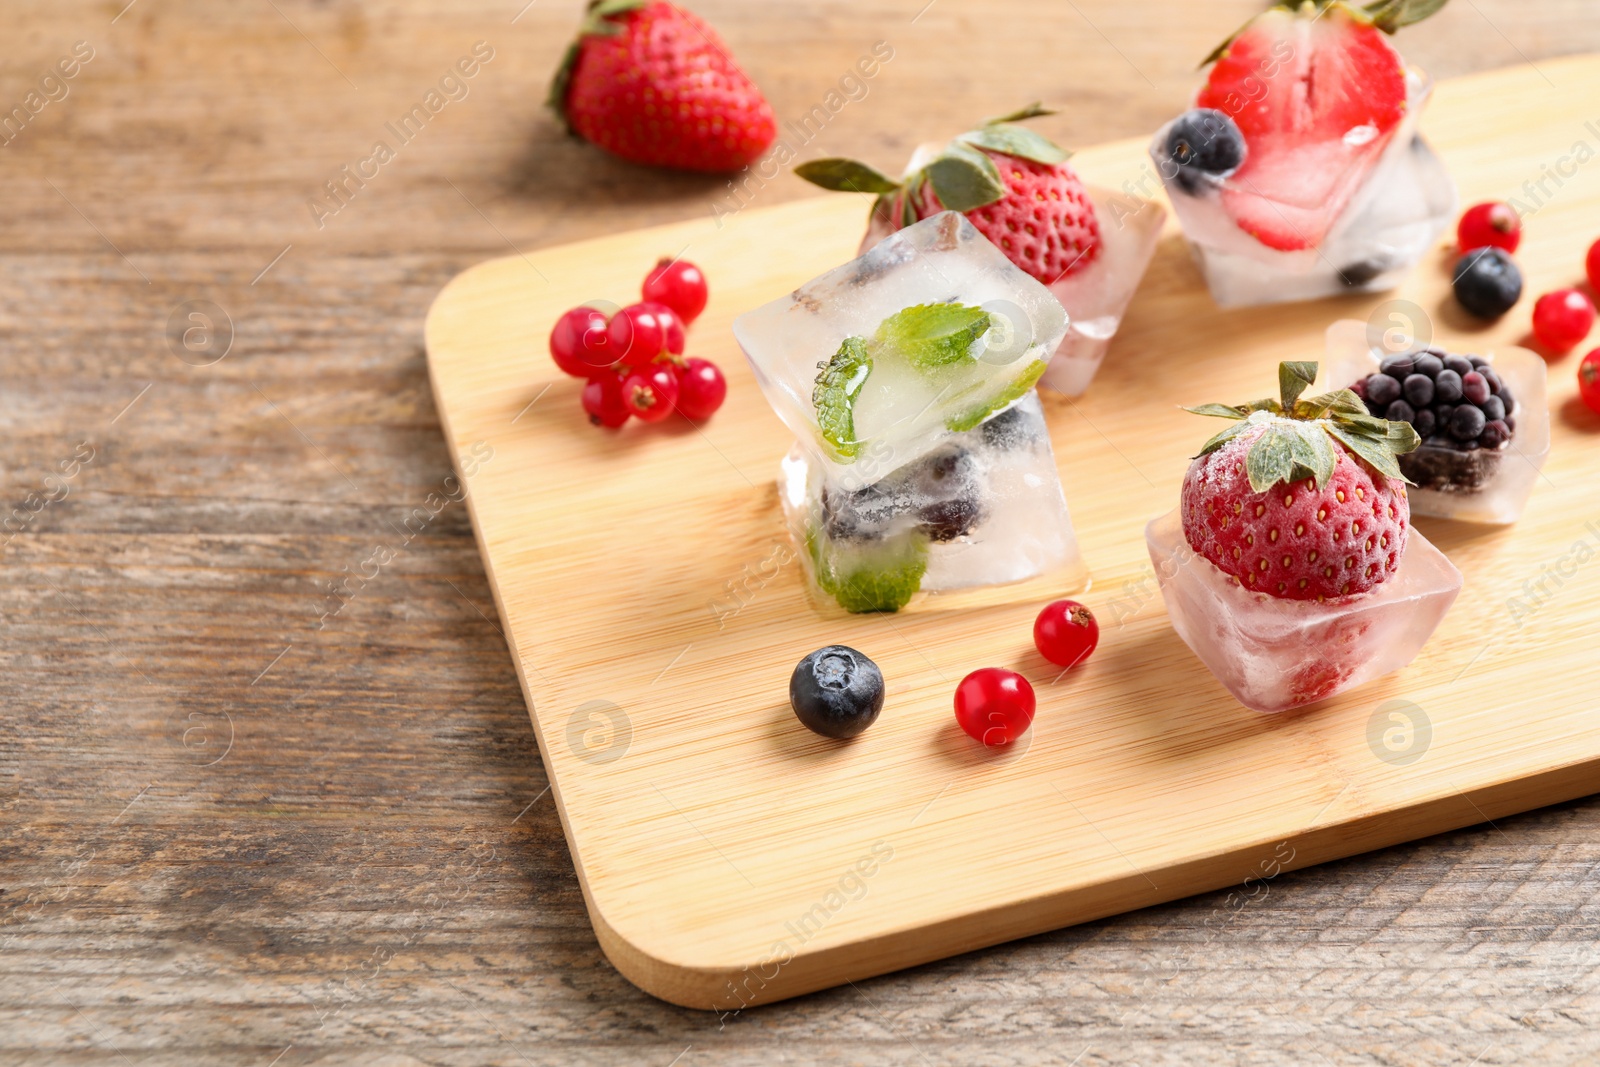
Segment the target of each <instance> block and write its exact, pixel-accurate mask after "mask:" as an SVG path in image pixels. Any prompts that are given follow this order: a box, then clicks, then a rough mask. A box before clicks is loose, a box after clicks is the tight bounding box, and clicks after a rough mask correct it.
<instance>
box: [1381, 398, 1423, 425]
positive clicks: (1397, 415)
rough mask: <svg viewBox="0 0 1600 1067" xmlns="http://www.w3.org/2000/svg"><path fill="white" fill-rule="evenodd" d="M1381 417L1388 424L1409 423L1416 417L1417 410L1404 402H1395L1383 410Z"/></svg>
mask: <svg viewBox="0 0 1600 1067" xmlns="http://www.w3.org/2000/svg"><path fill="white" fill-rule="evenodd" d="M1383 417H1384V418H1386V419H1388V420H1389V421H1390V422H1410V421H1411V420H1412V419H1414V418H1416V417H1417V409H1416V408H1414V407H1412V406H1411V405H1410V404H1407V403H1406V402H1405V401H1404V400H1396V401H1395V402H1394V403H1392V404H1390V405H1389V406H1388V408H1387V409H1385V410H1384V413H1383Z"/></svg>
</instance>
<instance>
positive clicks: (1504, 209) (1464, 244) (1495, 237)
mask: <svg viewBox="0 0 1600 1067" xmlns="http://www.w3.org/2000/svg"><path fill="white" fill-rule="evenodd" d="M1456 240H1457V241H1458V242H1460V244H1461V251H1463V252H1470V251H1472V250H1473V249H1474V248H1483V247H1484V246H1485V245H1493V246H1494V247H1496V248H1503V249H1505V250H1506V251H1507V252H1515V251H1516V250H1517V245H1519V244H1521V243H1522V219H1521V218H1520V217H1519V216H1518V215H1517V213H1516V212H1515V211H1513V210H1512V209H1511V207H1510V206H1509V205H1507V204H1502V203H1500V202H1499V201H1498V200H1491V201H1489V202H1488V203H1485V204H1474V205H1472V206H1471V207H1469V208H1467V210H1466V211H1465V212H1463V213H1462V215H1461V221H1460V222H1458V223H1457V224H1456Z"/></svg>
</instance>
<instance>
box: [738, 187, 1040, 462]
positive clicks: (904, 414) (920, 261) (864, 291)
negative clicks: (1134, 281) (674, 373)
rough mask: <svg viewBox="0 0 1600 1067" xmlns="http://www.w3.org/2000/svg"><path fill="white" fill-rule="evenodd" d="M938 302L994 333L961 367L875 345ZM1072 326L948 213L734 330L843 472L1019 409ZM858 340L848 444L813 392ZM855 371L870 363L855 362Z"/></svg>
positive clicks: (807, 433)
mask: <svg viewBox="0 0 1600 1067" xmlns="http://www.w3.org/2000/svg"><path fill="white" fill-rule="evenodd" d="M942 304H945V305H952V306H957V307H965V308H981V309H982V310H983V311H984V312H987V313H988V316H989V317H988V320H987V322H988V329H987V330H986V331H985V332H983V333H982V334H981V336H979V337H977V339H976V340H975V341H973V342H972V344H971V346H970V348H968V349H967V350H966V351H965V352H964V353H958V354H957V356H956V357H955V358H953V359H948V358H946V356H945V355H941V356H940V357H939V359H938V360H937V361H927V360H924V361H922V362H920V363H919V362H918V361H917V360H914V359H912V358H908V357H907V356H906V355H905V354H904V351H903V350H899V349H897V348H896V347H895V346H893V345H877V343H876V342H874V341H873V338H874V337H875V335H876V334H877V333H878V331H879V328H880V327H881V326H883V325H884V323H885V322H886V320H889V319H890V318H891V317H893V316H896V315H897V314H898V313H900V312H903V311H905V310H906V309H908V308H916V307H925V306H928V305H942ZM1066 328H1067V317H1066V313H1065V312H1064V311H1062V309H1061V304H1060V303H1059V302H1058V301H1057V300H1056V299H1055V297H1053V296H1051V295H1050V292H1049V290H1047V289H1046V288H1045V287H1044V286H1043V285H1041V284H1039V282H1037V281H1036V280H1034V279H1033V278H1031V277H1029V276H1028V275H1027V274H1026V273H1025V272H1023V271H1022V270H1020V269H1018V268H1017V267H1016V266H1014V265H1012V263H1011V262H1010V261H1009V260H1008V259H1006V257H1005V256H1004V255H1002V254H1001V252H1000V250H999V249H997V248H996V247H995V246H994V245H992V244H990V243H989V242H988V240H986V239H985V238H984V237H983V235H982V234H980V233H979V232H978V231H977V230H976V229H974V228H973V226H972V224H971V223H970V222H968V221H967V220H966V219H965V218H963V217H962V216H961V215H958V214H956V213H955V212H949V211H946V212H943V213H941V214H938V215H934V216H932V217H930V218H927V219H924V220H923V221H921V222H919V223H917V224H915V225H913V226H908V227H906V228H905V229H903V230H900V231H898V232H896V233H894V234H892V235H890V236H889V237H887V238H885V239H884V240H883V241H881V242H879V243H878V244H877V245H875V246H874V247H873V248H872V249H871V250H869V251H868V252H867V253H866V254H865V255H863V256H861V257H859V258H857V259H855V260H852V261H851V262H849V263H846V264H845V265H844V266H842V267H838V268H836V269H834V270H831V271H829V272H828V273H826V274H824V275H822V276H821V277H818V278H816V279H815V280H813V281H811V282H808V283H807V284H805V285H803V286H801V287H800V288H799V289H797V290H795V291H794V292H793V293H791V294H790V295H788V296H785V297H783V298H781V299H779V300H774V301H772V302H771V303H769V304H765V305H763V306H761V307H759V308H756V309H755V310H754V311H750V312H747V313H745V314H744V315H741V316H740V317H739V318H738V319H736V320H735V321H734V324H733V332H734V336H735V337H736V338H737V339H738V341H739V345H740V347H741V348H743V349H744V353H745V355H746V357H748V358H749V360H750V363H751V365H752V366H753V367H754V368H755V373H756V380H757V381H758V382H759V383H760V385H761V388H762V391H763V392H764V393H765V394H766V396H767V400H768V402H769V403H771V404H772V406H773V408H774V409H775V410H776V411H777V413H778V416H779V417H780V418H782V419H783V421H784V422H785V424H787V425H788V427H789V428H790V429H791V430H793V431H794V433H795V436H796V437H797V438H798V440H799V442H800V444H801V445H802V446H803V447H805V448H807V449H808V450H810V451H812V452H815V453H816V454H818V455H819V456H822V457H826V458H827V459H828V460H830V461H832V462H834V463H837V464H842V465H848V464H853V463H855V462H857V461H858V460H859V459H861V458H862V457H869V456H870V457H872V459H873V462H874V463H875V464H877V466H878V469H879V470H882V471H888V470H892V469H894V468H896V467H899V466H903V465H904V464H906V463H909V462H910V461H912V460H914V459H916V458H917V457H919V456H921V455H922V454H923V453H925V452H927V451H929V450H930V449H932V448H934V447H937V446H938V445H939V443H940V442H941V441H943V440H945V439H947V438H948V437H949V436H950V435H951V434H952V433H958V432H961V431H964V430H968V429H970V428H972V427H973V426H975V425H977V424H978V423H979V422H981V421H982V419H983V418H985V417H987V416H988V415H989V414H991V413H993V412H995V411H999V410H1002V409H1003V408H1005V407H1006V406H1007V405H1009V404H1011V403H1014V402H1015V401H1016V400H1017V399H1018V398H1019V397H1021V396H1022V395H1023V394H1024V393H1026V392H1028V391H1029V390H1030V389H1031V388H1032V386H1033V384H1034V382H1036V381H1037V380H1038V378H1039V376H1040V375H1041V374H1043V373H1044V370H1045V365H1046V362H1047V361H1048V359H1049V357H1050V354H1051V353H1052V352H1054V351H1055V349H1056V346H1057V345H1058V344H1059V343H1060V341H1061V337H1062V334H1064V333H1065V332H1066ZM850 339H856V340H855V341H853V342H852V343H853V344H859V345H862V346H863V347H862V349H861V355H863V356H866V357H868V358H870V360H871V363H870V371H867V372H866V373H865V377H864V380H862V379H861V378H860V376H859V375H857V376H855V377H850V376H849V375H848V374H844V373H841V375H840V381H841V382H842V383H844V384H843V385H842V386H841V388H845V389H848V390H850V391H851V395H852V396H853V402H850V403H848V404H847V407H848V409H849V413H850V416H851V420H852V422H853V427H852V428H851V429H852V431H853V433H852V435H851V436H852V439H851V440H848V441H844V440H842V438H843V436H844V435H843V434H842V433H841V432H840V431H839V429H838V427H837V425H835V426H834V427H833V428H832V429H831V430H825V429H824V425H823V423H825V422H826V421H827V420H826V415H825V414H823V415H819V408H818V406H817V404H816V403H815V401H814V391H815V390H816V389H817V386H818V378H819V371H821V370H822V369H823V368H825V367H828V366H829V365H830V361H831V360H835V359H836V358H842V357H843V356H844V354H845V346H846V342H847V341H849V340H850ZM875 345H876V347H874V346H875ZM935 363H936V365H934V364H935ZM855 365H858V366H862V367H863V368H864V366H865V365H864V364H862V363H861V362H860V360H859V359H858V360H857V363H856V364H855ZM835 366H841V365H840V364H835ZM841 369H842V370H844V371H847V370H848V369H849V367H848V365H842V366H841ZM830 438H831V439H830ZM858 484H868V483H867V482H865V481H860V480H858Z"/></svg>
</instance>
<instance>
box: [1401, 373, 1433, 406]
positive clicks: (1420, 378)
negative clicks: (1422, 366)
mask: <svg viewBox="0 0 1600 1067" xmlns="http://www.w3.org/2000/svg"><path fill="white" fill-rule="evenodd" d="M1402 385H1403V386H1404V388H1405V394H1406V399H1407V400H1408V401H1410V402H1411V406H1412V407H1414V408H1418V409H1420V408H1425V407H1427V406H1428V405H1429V404H1431V403H1433V379H1432V378H1430V377H1428V376H1427V375H1426V374H1412V375H1408V376H1407V377H1406V380H1405V381H1404V382H1403V383H1402Z"/></svg>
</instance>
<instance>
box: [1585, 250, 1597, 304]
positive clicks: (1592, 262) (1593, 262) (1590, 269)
mask: <svg viewBox="0 0 1600 1067" xmlns="http://www.w3.org/2000/svg"><path fill="white" fill-rule="evenodd" d="M1583 269H1584V272H1585V273H1586V274H1588V275H1589V288H1591V289H1593V290H1594V291H1595V292H1596V293H1597V294H1600V241H1596V242H1595V243H1594V244H1592V245H1590V246H1589V255H1588V256H1587V257H1586V258H1585V259H1584V261H1583Z"/></svg>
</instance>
